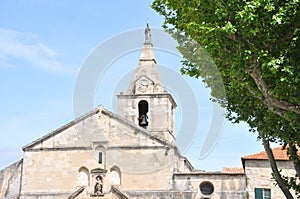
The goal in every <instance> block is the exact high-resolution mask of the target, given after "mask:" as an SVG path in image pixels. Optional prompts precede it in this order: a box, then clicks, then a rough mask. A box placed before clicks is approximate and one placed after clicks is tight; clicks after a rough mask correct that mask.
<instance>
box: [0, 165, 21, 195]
mask: <svg viewBox="0 0 300 199" xmlns="http://www.w3.org/2000/svg"><path fill="white" fill-rule="evenodd" d="M21 171H22V160H20V161H18V162H16V163H14V164H12V165H10V166H8V167H7V168H5V169H3V170H1V171H0V198H5V197H7V198H17V197H18V196H19V191H20V182H21Z"/></svg>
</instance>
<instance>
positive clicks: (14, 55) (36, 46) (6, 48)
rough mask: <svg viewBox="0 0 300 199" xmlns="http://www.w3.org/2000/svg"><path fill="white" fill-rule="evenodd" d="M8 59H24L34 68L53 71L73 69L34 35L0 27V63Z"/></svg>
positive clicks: (68, 71) (63, 71)
mask: <svg viewBox="0 0 300 199" xmlns="http://www.w3.org/2000/svg"><path fill="white" fill-rule="evenodd" d="M8 59H10V60H11V59H18V60H21V61H25V62H28V63H30V64H31V65H32V66H34V67H36V68H40V69H43V70H46V71H50V72H55V73H73V72H74V71H75V70H74V68H72V67H70V66H67V65H66V64H63V63H61V62H59V61H58V60H57V53H56V52H55V50H53V49H51V48H49V47H48V46H46V45H44V44H43V43H41V42H40V41H38V39H37V37H36V36H35V35H32V34H29V33H22V32H18V31H14V30H10V29H3V28H0V63H5V62H8ZM6 65H11V64H9V63H7V64H6Z"/></svg>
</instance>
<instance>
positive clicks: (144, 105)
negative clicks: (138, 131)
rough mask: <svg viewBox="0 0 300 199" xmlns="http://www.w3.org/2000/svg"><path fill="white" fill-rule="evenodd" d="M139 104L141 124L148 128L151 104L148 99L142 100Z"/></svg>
mask: <svg viewBox="0 0 300 199" xmlns="http://www.w3.org/2000/svg"><path fill="white" fill-rule="evenodd" d="M138 106H139V117H138V119H139V126H141V127H144V128H146V127H147V126H148V116H147V113H148V109H149V105H148V102H147V101H146V100H141V101H140V102H139V104H138Z"/></svg>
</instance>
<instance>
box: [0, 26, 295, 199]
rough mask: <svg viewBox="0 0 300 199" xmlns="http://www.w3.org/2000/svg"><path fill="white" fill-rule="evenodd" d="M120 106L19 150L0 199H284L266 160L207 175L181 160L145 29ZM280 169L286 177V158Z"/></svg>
mask: <svg viewBox="0 0 300 199" xmlns="http://www.w3.org/2000/svg"><path fill="white" fill-rule="evenodd" d="M118 103H119V104H118V114H115V113H112V112H110V111H109V110H107V109H105V108H104V107H102V106H99V107H97V108H95V109H94V110H92V111H90V112H89V113H87V114H86V115H83V116H81V117H79V118H77V119H75V120H74V121H72V122H70V123H68V124H66V125H64V126H62V127H60V128H58V129H57V130H55V131H53V132H51V133H49V134H47V135H45V136H43V137H41V138H40V139H38V140H35V141H33V142H32V143H29V144H28V145H26V146H24V147H23V151H24V155H23V159H22V160H20V161H18V162H16V163H14V164H12V165H11V166H9V167H7V168H5V169H3V170H2V171H0V198H7V199H8V198H20V199H38V198H39V199H50V198H68V199H73V198H76V199H88V198H95V199H96V198H97V199H98V198H99V199H100V198H101V199H121V198H122V199H140V198H143V199H174V198H182V199H183V198H184V199H189V198H197V199H199V198H202V199H207V198H211V199H217V198H218V199H219V198H220V199H223V198H224V199H226V198H228V199H242V198H251V199H254V198H257V199H258V198H266V199H267V198H268V196H267V195H264V194H268V191H269V192H270V197H269V198H283V197H282V195H280V194H281V193H280V191H278V187H275V186H273V181H272V180H271V174H270V173H271V170H270V168H269V166H268V165H267V160H266V159H260V158H257V157H256V156H255V155H254V156H245V157H244V158H242V162H243V166H244V168H242V169H230V168H227V169H224V170H223V171H220V172H206V171H202V170H196V169H194V168H193V166H192V165H191V163H190V162H189V160H188V159H187V158H186V157H184V156H182V155H181V153H180V151H179V150H178V148H177V147H176V144H175V139H176V138H175V109H176V103H175V101H174V99H173V97H172V95H171V94H170V93H168V92H167V91H166V90H165V89H164V87H163V84H162V82H161V80H160V77H159V73H158V70H157V68H156V59H155V56H154V53H153V49H152V42H151V30H150V28H149V26H147V28H146V30H145V42H144V44H143V50H142V54H141V57H140V59H139V63H138V66H137V69H136V71H135V74H134V76H133V78H132V80H131V83H130V85H129V87H128V90H127V91H126V92H121V93H120V95H118ZM280 162H281V163H280V167H281V168H282V169H285V170H287V171H288V173H289V172H290V173H292V171H293V169H292V167H291V164H290V162H289V161H288V159H285V160H280ZM258 177H259V178H258ZM257 179H259V181H258V180H257ZM259 191H261V192H259ZM260 195H261V196H260Z"/></svg>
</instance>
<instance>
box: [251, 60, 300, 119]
mask: <svg viewBox="0 0 300 199" xmlns="http://www.w3.org/2000/svg"><path fill="white" fill-rule="evenodd" d="M248 73H249V75H250V76H251V78H252V79H253V80H254V82H255V84H256V85H257V88H258V89H259V90H260V92H261V93H262V94H263V96H264V100H263V102H264V103H265V104H266V105H267V106H268V107H269V109H270V110H273V109H274V108H275V109H282V110H285V111H292V112H294V113H297V114H299V115H300V105H298V104H297V105H294V104H291V103H289V102H286V101H283V100H278V99H276V98H275V97H273V96H272V95H270V93H269V89H268V86H267V84H266V82H265V81H264V80H263V77H262V75H261V71H260V69H259V63H258V61H257V57H255V56H254V57H253V58H252V64H251V66H250V68H249V70H248Z"/></svg>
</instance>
